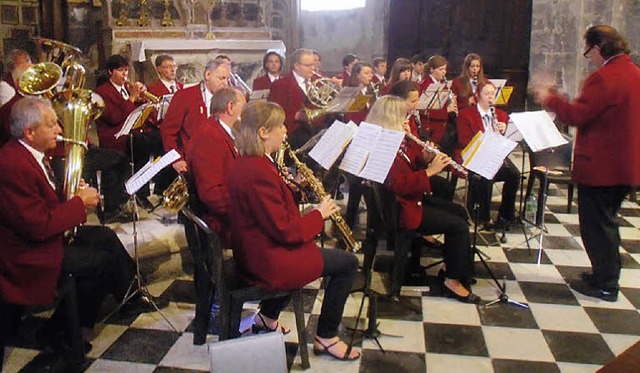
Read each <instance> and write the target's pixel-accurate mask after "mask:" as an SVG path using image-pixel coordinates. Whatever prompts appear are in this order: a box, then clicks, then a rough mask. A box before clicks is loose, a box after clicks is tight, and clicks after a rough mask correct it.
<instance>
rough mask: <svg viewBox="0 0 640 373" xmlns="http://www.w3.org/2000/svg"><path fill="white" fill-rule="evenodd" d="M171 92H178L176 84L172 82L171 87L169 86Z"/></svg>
mask: <svg viewBox="0 0 640 373" xmlns="http://www.w3.org/2000/svg"><path fill="white" fill-rule="evenodd" d="M169 92H170V93H176V86H175V85H173V84H172V85H171V87H170V88H169Z"/></svg>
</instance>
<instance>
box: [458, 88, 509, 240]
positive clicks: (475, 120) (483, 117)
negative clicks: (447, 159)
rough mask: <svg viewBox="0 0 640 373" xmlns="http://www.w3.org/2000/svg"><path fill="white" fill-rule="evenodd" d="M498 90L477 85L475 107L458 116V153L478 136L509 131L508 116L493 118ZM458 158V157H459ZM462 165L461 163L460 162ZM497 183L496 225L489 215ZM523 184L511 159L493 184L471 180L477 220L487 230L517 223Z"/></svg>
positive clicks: (470, 201)
mask: <svg viewBox="0 0 640 373" xmlns="http://www.w3.org/2000/svg"><path fill="white" fill-rule="evenodd" d="M495 95H496V87H495V86H494V85H493V83H491V82H490V81H488V80H487V81H484V82H482V83H480V84H479V85H478V91H477V93H476V102H477V104H476V105H475V106H470V107H468V108H466V109H464V110H462V111H460V115H459V116H458V149H457V151H456V154H459V152H460V150H461V149H464V147H465V146H467V144H468V143H469V142H470V141H471V139H472V138H473V136H475V134H476V133H478V132H486V131H493V132H497V133H500V134H504V132H505V130H506V129H507V122H508V121H509V116H508V115H507V113H505V112H504V111H502V110H500V109H495V108H494V109H495V118H494V117H493V115H492V114H491V107H492V106H493V104H494V101H495ZM457 157H458V158H459V155H457ZM458 161H459V162H461V159H458ZM494 181H504V185H503V186H502V201H501V202H500V208H499V210H498V220H497V221H496V222H495V223H494V221H493V220H492V219H491V215H490V211H489V210H490V207H491V189H492V185H493V182H494ZM519 181H520V171H518V168H517V167H516V166H515V165H514V164H513V162H511V160H510V159H509V158H506V159H505V160H504V163H503V164H502V166H501V167H500V169H499V170H498V173H496V175H495V176H494V177H493V180H487V179H485V178H478V179H471V180H470V183H471V193H470V198H468V200H467V204H468V206H467V207H468V208H469V211H472V210H473V204H474V202H476V201H477V202H478V204H479V211H478V220H479V223H480V224H483V225H484V226H485V229H493V228H495V226H496V224H497V225H499V226H504V227H506V226H508V225H510V224H511V223H513V222H514V221H515V205H516V194H517V193H518V183H519Z"/></svg>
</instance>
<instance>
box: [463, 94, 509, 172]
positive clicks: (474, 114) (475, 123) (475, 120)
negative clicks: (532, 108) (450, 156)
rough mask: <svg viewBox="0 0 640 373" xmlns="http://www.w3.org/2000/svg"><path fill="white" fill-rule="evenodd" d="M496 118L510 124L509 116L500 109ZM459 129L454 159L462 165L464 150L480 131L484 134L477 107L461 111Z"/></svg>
mask: <svg viewBox="0 0 640 373" xmlns="http://www.w3.org/2000/svg"><path fill="white" fill-rule="evenodd" d="M496 117H498V122H503V123H508V122H509V114H507V113H506V112H504V111H502V110H500V109H498V108H496ZM457 127H458V146H457V147H456V150H455V157H454V158H455V161H456V162H458V163H460V162H462V156H461V155H460V152H461V151H462V149H464V147H465V146H467V144H468V143H469V142H470V141H471V139H473V136H475V135H476V133H478V131H482V132H484V122H483V121H482V117H480V112H479V111H478V108H477V107H476V106H470V107H468V108H466V109H464V110H461V111H460V112H459V113H458V121H457Z"/></svg>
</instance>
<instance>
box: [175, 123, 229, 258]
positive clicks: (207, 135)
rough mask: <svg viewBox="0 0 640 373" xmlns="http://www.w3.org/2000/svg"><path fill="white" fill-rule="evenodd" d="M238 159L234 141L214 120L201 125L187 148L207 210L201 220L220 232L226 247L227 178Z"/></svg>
mask: <svg viewBox="0 0 640 373" xmlns="http://www.w3.org/2000/svg"><path fill="white" fill-rule="evenodd" d="M235 158H238V152H237V151H236V148H235V146H234V144H233V140H232V139H231V137H230V136H229V134H228V133H227V131H225V130H224V128H222V126H221V125H220V123H219V122H218V120H216V119H215V118H209V120H207V121H205V122H203V123H202V124H201V125H200V127H199V128H198V129H197V130H196V132H195V134H194V136H193V140H192V141H191V142H189V146H188V147H187V160H188V164H189V171H190V173H191V176H192V177H193V180H194V181H195V186H196V190H197V192H198V199H199V200H200V202H202V204H203V205H204V207H205V212H204V213H203V216H202V218H203V219H204V221H205V222H206V223H207V225H209V228H211V229H212V230H213V231H215V232H216V233H218V235H219V236H220V239H221V241H222V244H223V247H225V248H228V247H229V245H230V243H231V226H230V223H229V193H228V192H227V185H226V178H227V173H228V169H229V165H230V164H231V162H232V161H233V159H235Z"/></svg>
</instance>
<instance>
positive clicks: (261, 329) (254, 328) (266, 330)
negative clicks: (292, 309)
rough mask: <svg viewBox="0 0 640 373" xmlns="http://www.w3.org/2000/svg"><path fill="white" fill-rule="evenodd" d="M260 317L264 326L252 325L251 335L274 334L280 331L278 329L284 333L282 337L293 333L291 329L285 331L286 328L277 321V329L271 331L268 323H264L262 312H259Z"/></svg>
mask: <svg viewBox="0 0 640 373" xmlns="http://www.w3.org/2000/svg"><path fill="white" fill-rule="evenodd" d="M258 317H259V318H260V322H262V325H258V324H253V325H251V333H253V334H262V333H273V332H275V331H276V330H278V328H280V332H282V335H287V334H289V333H291V329H289V330H287V329H285V327H284V326H282V325H280V322H279V321H276V327H275V328H273V329H271V328H269V327H268V326H267V323H266V322H265V321H264V318H263V317H262V315H261V314H260V312H258Z"/></svg>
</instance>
